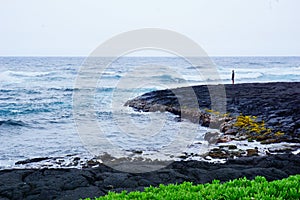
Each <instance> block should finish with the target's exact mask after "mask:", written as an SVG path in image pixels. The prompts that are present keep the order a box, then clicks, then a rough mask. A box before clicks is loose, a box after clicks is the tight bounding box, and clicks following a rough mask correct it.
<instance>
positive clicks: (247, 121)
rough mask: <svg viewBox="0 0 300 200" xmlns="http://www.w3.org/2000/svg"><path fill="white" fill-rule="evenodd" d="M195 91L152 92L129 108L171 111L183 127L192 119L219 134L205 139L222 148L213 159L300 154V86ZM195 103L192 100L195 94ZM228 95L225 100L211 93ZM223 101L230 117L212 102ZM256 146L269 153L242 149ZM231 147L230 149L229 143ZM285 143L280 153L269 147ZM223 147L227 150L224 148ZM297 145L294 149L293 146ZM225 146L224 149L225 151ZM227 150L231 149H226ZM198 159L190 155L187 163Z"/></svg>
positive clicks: (252, 85) (212, 87) (256, 85)
mask: <svg viewBox="0 0 300 200" xmlns="http://www.w3.org/2000/svg"><path fill="white" fill-rule="evenodd" d="M222 87H223V86H221V85H210V86H206V85H203V86H193V87H183V88H175V89H172V90H170V89H168V90H160V91H153V92H149V93H146V94H144V95H142V96H139V97H136V98H134V99H132V100H129V101H128V102H127V103H126V104H125V105H126V106H130V107H132V108H134V109H135V110H136V111H143V112H157V111H160V112H171V113H173V114H175V115H177V116H178V117H176V120H178V121H179V122H180V121H181V120H182V119H187V120H189V121H191V122H193V123H199V124H200V125H201V126H206V127H210V128H212V129H215V131H213V132H211V131H210V132H207V133H206V135H205V137H204V139H205V140H207V141H208V142H209V143H210V144H218V146H217V147H216V148H214V149H212V151H211V152H209V153H208V156H209V157H212V158H229V157H241V156H257V155H268V154H273V153H290V152H295V151H297V150H298V149H300V106H299V105H300V83H299V82H276V83H244V84H236V85H224V87H223V88H222ZM191 89H192V91H194V93H195V98H196V103H195V98H193V97H191V96H192V95H191V92H190V90H191ZM222 89H223V90H225V95H224V96H222V95H219V96H218V95H215V96H213V98H214V99H211V95H210V92H211V91H214V90H215V91H218V90H219V91H221V90H222ZM213 101H214V102H215V103H216V102H217V103H218V102H223V104H224V106H223V107H225V108H226V109H225V112H224V111H223V113H222V112H219V111H218V110H213V109H212V102H213ZM236 141H246V142H241V143H243V145H247V146H248V145H249V146H254V145H253V144H254V143H253V144H252V145H251V142H259V143H260V144H265V148H261V147H253V148H248V149H241V148H239V147H238V146H237V143H236ZM223 143H225V144H223ZM275 143H282V144H284V145H282V147H279V148H277V149H274V148H273V147H272V146H267V145H268V144H275ZM221 144H222V145H221ZM290 144H293V145H290ZM220 145H221V146H220ZM224 147H225V148H224ZM191 156H194V155H186V158H188V157H191Z"/></svg>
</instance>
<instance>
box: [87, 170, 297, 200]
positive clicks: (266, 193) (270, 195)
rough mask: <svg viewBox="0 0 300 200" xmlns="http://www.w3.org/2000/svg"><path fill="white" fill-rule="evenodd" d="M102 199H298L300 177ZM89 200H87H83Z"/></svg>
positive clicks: (163, 188)
mask: <svg viewBox="0 0 300 200" xmlns="http://www.w3.org/2000/svg"><path fill="white" fill-rule="evenodd" d="M94 199H95V200H100V199H101V200H102V199H113V200H115V199H191V200H194V199H251V200H252V199H264V200H265V199H266V200H267V199H300V175H294V176H290V177H288V178H286V179H282V180H276V181H271V182H268V181H267V180H266V179H265V178H264V177H261V176H257V177H256V178H255V179H254V180H248V179H246V178H241V179H235V180H232V181H228V182H225V183H220V181H218V180H214V181H213V182H212V183H207V184H199V185H193V184H192V183H190V182H184V183H182V184H178V185H177V184H175V185H174V184H170V185H167V186H166V185H162V184H161V185H160V186H159V187H152V186H150V187H148V188H145V191H144V192H130V193H127V192H126V191H123V192H122V193H114V192H109V193H108V194H107V195H106V196H103V197H99V198H94ZM86 200H90V198H88V199H86Z"/></svg>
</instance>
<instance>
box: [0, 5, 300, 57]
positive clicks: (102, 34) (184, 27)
mask: <svg viewBox="0 0 300 200" xmlns="http://www.w3.org/2000/svg"><path fill="white" fill-rule="evenodd" d="M299 9H300V1H299V0H195V1H192V0H187V1H182V0H180V1H176V0H148V1H146V0H119V1H116V0H105V1H100V0H81V1H77V0H43V1H40V0H23V1H22V0H20V1H17V0H0V56H43V55H45V56H47V55H48V56H88V55H89V53H91V52H92V51H93V50H94V49H95V48H96V47H97V46H98V45H100V44H101V43H102V42H104V41H105V40H107V39H109V38H110V37H112V36H114V35H117V34H119V33H122V32H125V31H130V30H133V29H140V28H146V27H148V28H149V27H151V28H164V29H169V30H173V31H176V32H179V33H181V34H184V35H186V36H187V37H189V38H190V39H192V40H194V41H196V42H197V43H198V44H199V45H200V46H201V47H202V48H203V49H204V50H205V51H206V52H207V53H208V55H210V56H222V55H223V56H230V55H233V56H238V55H243V56H246V55H248V56H249V55H254V56H264V55H294V56H299V55H300V11H299Z"/></svg>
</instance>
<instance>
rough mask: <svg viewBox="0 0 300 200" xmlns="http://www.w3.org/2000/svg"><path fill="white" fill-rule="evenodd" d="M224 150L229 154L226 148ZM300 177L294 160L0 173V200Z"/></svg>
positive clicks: (290, 157) (285, 157)
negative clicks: (144, 170) (141, 169)
mask: <svg viewBox="0 0 300 200" xmlns="http://www.w3.org/2000/svg"><path fill="white" fill-rule="evenodd" d="M227 148H228V149H235V147H234V146H228V147H227ZM293 174H300V155H293V154H281V155H271V156H267V157H244V158H240V159H229V160H228V161H227V162H226V163H224V164H220V163H214V164H213V163H208V162H202V161H187V162H185V161H178V162H173V163H172V164H170V165H169V166H167V167H165V168H163V169H160V170H158V171H153V172H148V173H137V174H132V173H125V172H120V171H116V170H114V169H111V168H109V167H107V166H105V165H103V164H100V165H99V166H98V167H96V168H84V169H23V170H2V171H0V180H1V182H0V199H66V200H68V199H79V198H85V197H97V196H102V195H105V194H107V193H108V192H109V191H117V192H120V191H122V190H127V191H136V190H138V191H142V190H143V188H144V187H148V186H150V185H152V186H158V185H159V184H160V183H164V184H169V183H182V182H184V181H192V182H194V183H195V184H197V183H207V182H211V181H212V180H213V179H219V180H221V181H222V182H223V181H228V180H231V179H235V178H240V177H247V178H249V179H253V178H254V177H255V176H257V175H261V176H265V177H266V178H267V179H268V180H276V179H282V178H285V177H288V176H289V175H293Z"/></svg>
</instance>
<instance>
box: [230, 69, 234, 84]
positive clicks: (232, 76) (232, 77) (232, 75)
mask: <svg viewBox="0 0 300 200" xmlns="http://www.w3.org/2000/svg"><path fill="white" fill-rule="evenodd" d="M231 80H232V85H234V70H232V74H231Z"/></svg>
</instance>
